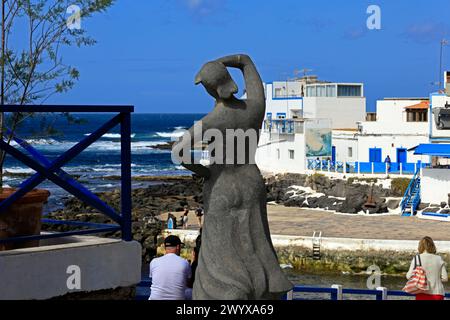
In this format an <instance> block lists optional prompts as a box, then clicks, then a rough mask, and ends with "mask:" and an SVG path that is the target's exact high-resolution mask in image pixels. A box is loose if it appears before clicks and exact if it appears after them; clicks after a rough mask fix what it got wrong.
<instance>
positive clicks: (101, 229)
mask: <svg viewBox="0 0 450 320" xmlns="http://www.w3.org/2000/svg"><path fill="white" fill-rule="evenodd" d="M133 111H134V107H133V106H105V105H103V106H95V105H93V106H87V105H84V106H75V105H65V106H55V105H39V106H35V105H27V106H16V105H5V106H1V107H0V112H4V113H18V112H21V113H34V112H36V113H38V112H40V113H67V112H74V113H75V112H76V113H94V112H95V113H100V112H101V113H113V114H116V115H115V116H114V117H113V118H112V119H110V120H109V121H107V122H106V123H105V124H103V125H102V126H101V127H100V128H98V129H97V130H95V131H94V132H93V133H91V134H89V135H88V136H87V137H85V138H84V139H82V140H81V141H80V142H79V143H77V144H76V145H74V146H73V147H71V148H70V149H69V150H67V151H66V152H65V153H63V154H62V155H60V156H59V157H58V158H57V159H56V160H52V161H50V160H48V159H47V158H46V157H45V156H44V155H42V154H41V153H40V152H39V151H37V150H36V149H34V148H33V147H32V146H30V145H29V144H27V143H26V142H25V141H24V140H22V139H20V138H18V137H16V136H14V137H13V138H14V140H15V141H16V142H17V143H18V144H19V145H20V146H21V147H22V148H23V149H25V151H26V152H27V153H28V155H27V154H26V153H24V152H22V151H21V150H19V149H16V148H14V147H12V146H11V145H10V144H8V143H7V142H5V141H3V140H2V139H0V149H1V150H3V151H5V152H6V153H7V154H9V155H11V156H13V157H14V158H16V159H17V160H19V161H20V162H22V163H23V164H25V165H26V166H27V167H29V168H31V169H33V170H34V171H36V173H35V174H34V175H32V176H31V177H30V178H28V179H26V180H25V181H24V182H22V183H21V184H20V186H19V188H18V189H17V190H16V191H15V192H14V193H13V194H11V195H10V196H9V197H8V198H6V199H5V200H3V201H2V202H0V215H1V214H3V213H5V210H6V209H7V208H8V207H9V206H11V205H12V204H13V203H14V202H15V201H17V200H19V199H20V198H22V197H23V196H24V195H25V194H27V193H28V192H30V191H31V190H33V189H34V188H35V187H37V186H38V185H40V184H41V183H42V182H44V181H45V180H50V181H52V182H53V183H55V184H56V185H58V186H59V187H61V188H63V189H64V190H66V191H67V192H69V193H70V194H72V195H73V196H75V197H76V198H78V199H80V200H81V201H83V202H85V203H86V204H88V205H90V206H92V207H94V208H95V209H97V210H98V211H99V212H101V213H102V214H104V215H106V216H108V217H109V218H110V219H111V220H112V221H114V222H115V223H116V224H99V223H86V222H79V221H66V220H51V219H42V222H43V223H46V224H57V225H68V226H76V227H84V228H85V229H82V230H74V231H67V232H58V233H49V234H40V235H31V236H20V237H13V238H6V239H0V244H1V243H11V242H22V241H29V240H42V239H50V238H60V237H66V236H72V235H85V234H98V233H106V232H115V231H121V233H122V239H123V240H125V241H131V240H132V232H131V113H132V112H133ZM116 126H120V134H121V138H120V139H121V208H120V213H118V212H116V211H115V210H114V209H113V208H111V207H110V206H109V205H108V204H106V203H105V202H103V201H102V200H101V199H100V198H99V197H98V196H97V195H95V194H94V193H92V192H91V191H89V190H88V189H87V188H85V187H84V186H83V185H81V184H80V183H79V182H77V181H76V180H75V179H73V178H72V177H71V176H70V175H69V174H68V173H66V172H65V171H64V170H62V167H63V166H64V165H66V164H67V163H68V162H69V161H71V160H72V159H73V158H75V157H76V156H78V155H79V154H80V153H81V152H83V151H84V150H85V149H87V148H88V147H89V146H90V145H91V144H93V143H94V142H96V141H97V140H98V139H100V138H101V137H102V136H103V135H104V134H105V133H107V132H108V131H109V130H111V129H113V128H114V127H116ZM9 133H11V132H9ZM86 228H87V229H86Z"/></svg>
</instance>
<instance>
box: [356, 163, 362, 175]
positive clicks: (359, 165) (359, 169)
mask: <svg viewBox="0 0 450 320" xmlns="http://www.w3.org/2000/svg"><path fill="white" fill-rule="evenodd" d="M355 166H356V162H355ZM360 173H361V162H358V174H360Z"/></svg>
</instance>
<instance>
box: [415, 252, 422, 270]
mask: <svg viewBox="0 0 450 320" xmlns="http://www.w3.org/2000/svg"><path fill="white" fill-rule="evenodd" d="M417 260H419V264H417ZM421 266H422V261H421V260H420V254H418V255H416V256H415V257H414V269H415V268H417V267H421Z"/></svg>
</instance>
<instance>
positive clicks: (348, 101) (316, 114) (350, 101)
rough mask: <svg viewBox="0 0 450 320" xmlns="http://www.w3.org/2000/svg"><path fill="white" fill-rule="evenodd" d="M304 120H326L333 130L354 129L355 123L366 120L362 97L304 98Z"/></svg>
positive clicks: (364, 104)
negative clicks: (330, 122) (328, 120)
mask: <svg viewBox="0 0 450 320" xmlns="http://www.w3.org/2000/svg"><path fill="white" fill-rule="evenodd" d="M303 114H304V117H305V118H328V119H332V121H333V124H332V125H333V129H342V128H356V127H357V124H356V123H357V122H359V121H364V120H365V118H366V98H364V97H341V98H337V97H304V98H303Z"/></svg>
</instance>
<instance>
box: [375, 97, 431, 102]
mask: <svg viewBox="0 0 450 320" xmlns="http://www.w3.org/2000/svg"><path fill="white" fill-rule="evenodd" d="M383 100H426V101H429V100H430V98H428V97H427V98H420V97H405V98H401V97H391V98H383Z"/></svg>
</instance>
